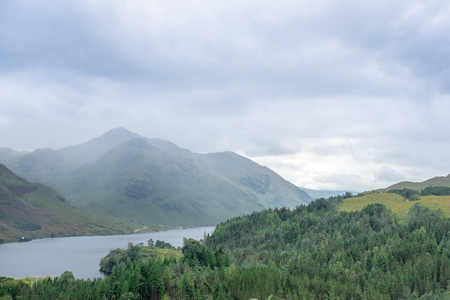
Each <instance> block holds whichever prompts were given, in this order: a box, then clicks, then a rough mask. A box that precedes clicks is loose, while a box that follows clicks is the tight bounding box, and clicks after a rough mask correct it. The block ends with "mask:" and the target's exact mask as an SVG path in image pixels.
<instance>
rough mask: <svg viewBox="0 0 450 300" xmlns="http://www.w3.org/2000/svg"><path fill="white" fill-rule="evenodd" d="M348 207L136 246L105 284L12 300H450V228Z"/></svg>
mask: <svg viewBox="0 0 450 300" xmlns="http://www.w3.org/2000/svg"><path fill="white" fill-rule="evenodd" d="M342 199H343V197H341V196H338V197H331V198H329V199H328V200H325V199H319V200H316V201H313V202H312V203H310V204H309V205H308V206H299V207H297V208H296V209H293V210H290V209H286V208H279V209H267V210H264V211H262V212H258V213H253V214H250V215H246V216H243V217H237V218H234V219H231V220H229V221H227V222H223V223H221V224H219V225H218V226H217V227H216V229H215V231H214V233H213V234H212V235H211V236H209V235H208V236H207V237H206V238H205V241H202V242H199V241H195V240H192V239H189V240H185V242H184V246H183V247H182V248H181V249H178V250H174V249H159V248H156V247H154V245H153V244H152V243H150V242H149V246H143V245H132V244H129V247H128V249H126V250H117V249H116V250H112V251H111V252H110V254H108V256H107V257H105V258H104V259H103V260H102V265H103V267H102V268H103V270H104V271H105V272H106V273H108V274H109V275H107V276H106V277H105V278H104V279H96V280H81V279H75V278H73V275H72V276H71V274H70V273H65V274H63V275H61V276H60V277H56V278H53V279H52V278H46V279H42V280H38V281H37V282H34V283H32V284H26V283H23V282H21V281H19V280H16V283H12V281H14V280H11V279H3V283H1V284H0V297H1V296H7V295H8V296H9V295H10V296H12V298H14V299H19V298H20V297H22V299H199V300H202V299H205V300H206V299H253V298H256V299H269V298H270V299H272V300H275V299H328V300H331V299H349V300H350V299H449V298H450V233H449V232H450V220H449V219H448V218H446V217H444V215H443V214H442V212H440V211H433V210H430V209H428V208H426V207H423V206H421V205H419V204H416V205H414V206H413V207H412V208H411V209H410V211H409V213H408V221H407V222H404V223H399V222H398V221H397V218H396V216H395V215H393V214H392V213H391V212H390V211H389V210H387V209H386V207H385V206H383V205H381V204H372V205H369V206H367V207H366V208H364V209H363V210H361V211H359V212H339V211H338V210H337V209H336V208H337V205H338V204H339V203H340V201H341V200H342Z"/></svg>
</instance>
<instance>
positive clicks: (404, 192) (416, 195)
mask: <svg viewBox="0 0 450 300" xmlns="http://www.w3.org/2000/svg"><path fill="white" fill-rule="evenodd" d="M387 192H388V193H394V194H398V195H400V196H402V197H403V198H405V199H407V200H410V201H417V200H419V199H420V196H450V187H447V186H428V187H426V188H424V189H422V190H420V191H417V190H413V189H406V188H404V189H392V190H389V191H387Z"/></svg>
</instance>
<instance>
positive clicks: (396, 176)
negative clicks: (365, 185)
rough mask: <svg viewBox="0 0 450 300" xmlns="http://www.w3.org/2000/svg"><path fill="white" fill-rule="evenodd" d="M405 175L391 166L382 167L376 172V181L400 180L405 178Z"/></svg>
mask: <svg viewBox="0 0 450 300" xmlns="http://www.w3.org/2000/svg"><path fill="white" fill-rule="evenodd" d="M405 178H406V177H405V175H403V174H401V173H400V172H397V171H396V170H395V169H393V168H390V167H381V168H380V169H379V170H378V171H377V172H376V173H375V181H381V182H398V181H402V180H405Z"/></svg>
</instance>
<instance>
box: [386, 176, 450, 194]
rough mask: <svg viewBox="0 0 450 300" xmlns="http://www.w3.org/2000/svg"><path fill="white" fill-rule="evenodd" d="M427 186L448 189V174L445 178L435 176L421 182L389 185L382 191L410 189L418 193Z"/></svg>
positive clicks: (449, 177) (449, 180)
mask: <svg viewBox="0 0 450 300" xmlns="http://www.w3.org/2000/svg"><path fill="white" fill-rule="evenodd" d="M429 186H447V187H450V174H449V175H447V176H445V177H444V176H437V177H433V178H430V179H427V180H425V181H422V182H411V181H402V182H399V183H396V184H394V185H391V186H390V187H388V188H386V189H384V191H388V190H393V189H411V190H416V191H420V190H422V189H424V188H426V187H429Z"/></svg>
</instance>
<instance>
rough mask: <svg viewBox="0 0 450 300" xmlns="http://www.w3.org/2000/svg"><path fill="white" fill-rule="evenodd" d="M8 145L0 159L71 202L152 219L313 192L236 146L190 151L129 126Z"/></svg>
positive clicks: (278, 202)
mask: <svg viewBox="0 0 450 300" xmlns="http://www.w3.org/2000/svg"><path fill="white" fill-rule="evenodd" d="M11 151H13V150H11ZM11 151H0V162H4V164H5V165H7V166H8V167H9V168H10V169H11V170H13V171H14V172H16V173H17V174H19V175H20V176H23V177H24V178H26V179H28V180H30V181H33V182H42V183H44V184H47V185H49V186H51V187H53V188H54V189H56V190H57V191H58V192H60V193H61V194H63V195H64V196H65V197H66V199H67V200H68V201H69V202H71V203H72V204H74V205H76V206H78V207H81V208H86V209H88V210H90V211H93V212H96V213H100V214H105V215H108V216H114V217H119V218H126V219H132V220H138V221H142V222H147V223H148V224H153V225H154V224H161V225H172V226H173V225H177V226H188V225H213V224H216V223H217V222H220V221H224V220H226V219H228V218H231V217H234V216H238V215H243V214H247V213H250V212H254V211H258V210H261V209H264V208H268V207H291V208H293V207H295V206H297V205H301V204H306V203H308V202H309V201H311V200H312V197H311V196H309V195H308V194H307V193H305V192H304V191H303V190H301V189H300V188H298V187H296V186H295V185H293V184H291V183H290V182H288V181H286V180H284V179H283V178H282V177H281V176H279V175H278V174H276V173H275V172H273V171H272V170H270V169H268V168H266V167H263V166H260V165H258V164H256V163H255V162H253V161H251V160H249V159H247V158H245V157H242V156H240V155H238V154H236V153H232V152H220V153H210V154H199V153H193V152H191V151H189V150H187V149H182V148H180V147H178V146H177V145H175V144H173V143H170V142H167V141H164V140H161V139H151V138H147V137H142V136H140V135H138V134H136V133H132V132H130V131H128V130H126V129H124V128H116V129H113V130H111V131H109V132H107V133H106V134H104V135H102V136H100V137H98V138H95V139H93V140H91V141H88V142H86V143H84V144H80V145H75V146H70V147H66V148H63V149H59V150H53V149H38V150H35V151H33V152H30V153H17V152H14V151H13V152H11Z"/></svg>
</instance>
